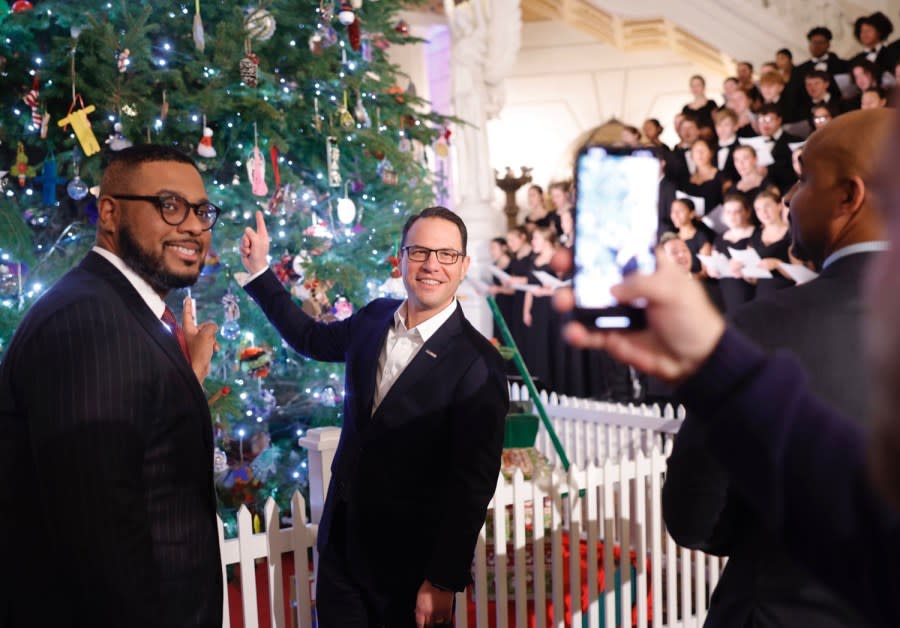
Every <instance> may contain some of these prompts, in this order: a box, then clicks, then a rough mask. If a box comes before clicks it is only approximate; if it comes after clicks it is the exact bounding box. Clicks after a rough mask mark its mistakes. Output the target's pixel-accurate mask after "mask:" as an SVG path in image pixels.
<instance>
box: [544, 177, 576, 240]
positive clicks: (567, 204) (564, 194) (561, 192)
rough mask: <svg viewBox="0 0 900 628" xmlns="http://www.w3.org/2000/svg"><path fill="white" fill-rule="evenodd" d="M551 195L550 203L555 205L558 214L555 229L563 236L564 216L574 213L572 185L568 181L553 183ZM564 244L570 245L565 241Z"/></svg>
mask: <svg viewBox="0 0 900 628" xmlns="http://www.w3.org/2000/svg"><path fill="white" fill-rule="evenodd" d="M549 194H550V202H551V203H552V205H553V211H554V212H555V214H556V216H555V218H554V221H555V222H554V224H553V228H554V229H555V230H556V233H557V235H559V236H563V235H564V233H563V228H562V220H563V214H567V213H568V214H571V213H572V185H571V184H570V183H569V182H568V181H557V182H555V183H551V184H550V190H549ZM563 243H564V244H568V243H567V242H564V241H563Z"/></svg>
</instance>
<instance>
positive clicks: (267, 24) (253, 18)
mask: <svg viewBox="0 0 900 628" xmlns="http://www.w3.org/2000/svg"><path fill="white" fill-rule="evenodd" d="M275 28H276V23H275V18H274V16H273V15H272V14H271V13H270V12H269V11H267V10H266V9H263V8H260V7H257V8H256V9H253V10H252V11H250V13H248V14H247V17H246V18H244V30H246V31H247V35H248V36H249V37H251V38H252V39H255V40H257V41H268V40H269V39H271V38H272V35H274V34H275Z"/></svg>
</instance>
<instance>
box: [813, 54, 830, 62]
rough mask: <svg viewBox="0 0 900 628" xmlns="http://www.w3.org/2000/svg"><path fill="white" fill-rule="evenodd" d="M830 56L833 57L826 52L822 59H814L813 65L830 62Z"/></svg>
mask: <svg viewBox="0 0 900 628" xmlns="http://www.w3.org/2000/svg"><path fill="white" fill-rule="evenodd" d="M830 56H831V53H830V52H826V53H825V54H823V55H822V56H821V57H812V59H811V60H812V62H813V63H822V62H823V61H828V57H830Z"/></svg>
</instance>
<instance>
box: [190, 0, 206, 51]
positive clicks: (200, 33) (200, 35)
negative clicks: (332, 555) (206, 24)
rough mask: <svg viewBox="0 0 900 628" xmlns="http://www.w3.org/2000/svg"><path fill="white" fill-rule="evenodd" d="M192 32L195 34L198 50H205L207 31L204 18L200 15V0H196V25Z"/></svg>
mask: <svg viewBox="0 0 900 628" xmlns="http://www.w3.org/2000/svg"><path fill="white" fill-rule="evenodd" d="M191 34H192V35H193V36H194V48H196V49H197V52H203V51H204V50H205V49H206V33H205V32H204V30H203V19H202V18H201V17H200V0H194V25H193V27H192V28H191Z"/></svg>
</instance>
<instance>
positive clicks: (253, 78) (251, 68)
mask: <svg viewBox="0 0 900 628" xmlns="http://www.w3.org/2000/svg"><path fill="white" fill-rule="evenodd" d="M240 73H241V80H242V81H243V82H244V85H246V86H247V87H256V86H257V84H258V83H259V57H257V56H256V55H255V54H254V53H253V50H252V48H251V46H250V39H249V38H247V39H245V40H244V58H243V59H241V62H240Z"/></svg>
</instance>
